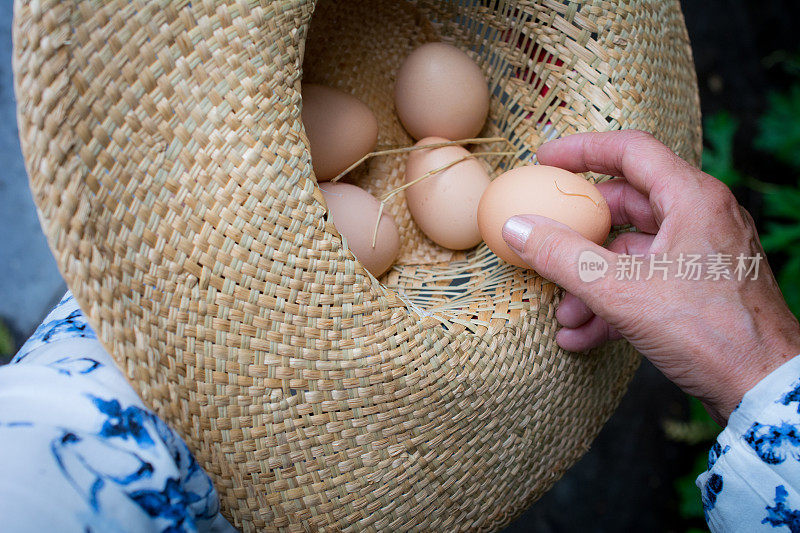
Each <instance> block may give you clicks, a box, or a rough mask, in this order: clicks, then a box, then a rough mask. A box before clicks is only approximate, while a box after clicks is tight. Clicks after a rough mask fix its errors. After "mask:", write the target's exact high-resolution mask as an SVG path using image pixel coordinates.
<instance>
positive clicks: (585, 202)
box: [478, 165, 611, 268]
mask: <svg viewBox="0 0 800 533" xmlns="http://www.w3.org/2000/svg"><path fill="white" fill-rule="evenodd" d="M514 215H542V216H545V217H548V218H552V219H553V220H557V221H558V222H561V223H563V224H566V225H567V226H569V227H570V228H572V229H574V230H575V231H577V232H578V233H580V234H581V235H583V236H584V237H586V238H587V239H589V240H590V241H593V242H596V243H597V244H602V243H603V242H604V241H605V240H606V238H607V237H608V232H609V230H610V228H611V211H610V210H609V208H608V204H607V203H606V201H605V198H603V195H602V194H600V191H599V190H598V189H597V187H595V186H594V184H593V183H591V182H589V181H586V180H585V179H583V178H582V177H581V176H579V175H577V174H573V173H572V172H569V171H567V170H564V169H561V168H556V167H548V166H544V165H529V166H525V167H519V168H515V169H514V170H509V171H508V172H505V173H504V174H501V175H500V176H498V177H497V178H495V180H494V181H493V182H492V183H491V185H489V187H488V188H487V189H486V192H485V193H483V196H482V197H481V201H480V204H479V205H478V226H479V227H480V230H481V235H482V236H483V240H484V241H486V245H487V246H489V248H491V250H492V251H493V252H494V253H495V254H497V255H498V256H499V257H500V258H501V259H503V260H505V261H506V262H508V263H511V264H512V265H516V266H519V267H523V268H530V267H528V265H526V264H525V262H524V261H522V259H520V258H519V256H518V255H517V254H516V253H514V251H513V250H511V248H509V247H508V245H507V244H506V242H505V241H504V240H503V225H504V224H505V223H506V220H508V219H509V218H511V217H512V216H514Z"/></svg>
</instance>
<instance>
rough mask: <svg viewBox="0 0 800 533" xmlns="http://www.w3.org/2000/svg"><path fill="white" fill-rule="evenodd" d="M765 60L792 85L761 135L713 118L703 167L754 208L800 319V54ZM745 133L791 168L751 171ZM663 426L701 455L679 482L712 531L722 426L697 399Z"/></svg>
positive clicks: (688, 520) (756, 149)
mask: <svg viewBox="0 0 800 533" xmlns="http://www.w3.org/2000/svg"><path fill="white" fill-rule="evenodd" d="M763 63H764V66H765V68H767V69H775V68H777V69H780V70H781V74H782V75H785V76H787V77H788V78H789V79H790V82H789V86H788V88H786V89H784V90H774V89H773V90H770V91H769V92H768V94H767V97H766V102H765V107H764V110H763V112H762V113H761V114H760V116H759V117H758V119H757V122H756V131H755V134H754V135H747V133H746V132H743V131H742V130H741V123H740V121H739V120H738V119H737V118H736V117H735V116H734V115H733V114H732V113H731V112H730V111H728V110H720V111H716V112H715V113H713V114H711V115H708V116H706V118H705V120H704V121H703V127H704V137H705V150H704V152H703V170H704V171H705V172H708V173H709V174H711V175H712V176H715V177H716V178H718V179H720V180H721V181H723V182H724V183H725V184H726V185H728V187H730V188H731V190H732V191H733V192H734V194H735V195H736V196H737V198H738V199H739V201H740V202H741V203H743V204H745V205H746V206H748V207H749V210H750V212H751V214H752V215H753V217H754V219H755V220H756V221H757V225H758V227H759V234H760V238H761V244H762V246H763V247H764V251H765V252H766V254H767V258H768V260H769V263H770V266H771V267H772V269H773V272H774V273H775V276H776V277H777V279H778V284H779V285H780V288H781V291H782V292H783V295H784V297H785V298H786V301H787V303H788V304H789V307H790V308H791V310H792V312H793V313H794V314H795V316H797V317H798V318H800V51H799V52H795V53H791V54H790V53H787V52H785V51H778V52H776V53H773V54H771V55H770V56H768V57H766V58H765V59H764V61H763ZM737 136H745V137H746V138H747V139H748V140H749V142H750V143H751V145H752V151H753V153H754V154H756V157H762V158H763V159H764V161H768V162H770V163H771V164H772V163H777V164H778V165H781V166H783V168H780V169H779V170H778V171H777V172H776V171H772V172H761V173H758V174H755V173H752V174H751V172H748V171H746V170H743V169H742V168H741V166H740V165H739V164H737V161H738V160H739V157H738V155H739V154H738V153H737V148H736V146H735V141H736V139H737ZM756 168H757V169H758V167H756ZM663 428H664V433H665V434H666V436H667V437H668V438H669V439H671V440H674V441H676V442H680V443H683V444H685V445H686V447H687V450H688V451H689V452H691V453H694V455H695V461H694V464H693V466H692V468H691V469H690V470H689V471H687V472H686V473H685V474H683V475H681V476H680V477H678V478H676V480H675V482H674V486H675V491H676V495H677V498H678V512H679V514H680V516H681V517H682V518H683V520H684V526H685V531H687V532H689V533H694V532H696V531H705V530H706V528H705V519H704V516H703V505H702V502H701V500H700V498H699V493H698V489H697V487H696V486H695V479H696V478H697V476H698V475H699V474H701V473H702V472H704V471H705V470H706V468H707V454H708V449H709V447H710V445H711V444H713V442H714V440H715V439H716V437H717V435H718V434H719V432H720V431H721V430H722V428H720V427H719V426H718V425H717V424H716V423H715V422H714V421H713V420H711V417H710V416H709V415H708V413H706V410H705V409H704V408H703V406H702V404H701V403H700V402H699V401H698V400H696V399H695V398H691V397H690V398H689V411H688V418H687V419H685V420H675V419H667V420H665V421H664V422H663Z"/></svg>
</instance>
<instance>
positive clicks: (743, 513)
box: [697, 356, 800, 533]
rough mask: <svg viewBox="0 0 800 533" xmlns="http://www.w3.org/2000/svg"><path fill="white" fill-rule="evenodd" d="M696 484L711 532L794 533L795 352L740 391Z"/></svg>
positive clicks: (797, 462)
mask: <svg viewBox="0 0 800 533" xmlns="http://www.w3.org/2000/svg"><path fill="white" fill-rule="evenodd" d="M697 486H698V487H699V488H700V491H701V494H702V498H703V509H704V510H705V515H706V521H707V522H708V526H709V528H710V529H711V531H748V532H749V531H762V530H763V531H790V532H798V533H800V356H798V357H795V358H793V359H791V360H789V361H788V362H786V363H785V364H784V365H783V366H781V367H780V368H778V369H776V370H775V371H774V372H772V373H771V374H770V375H768V376H767V377H766V378H764V379H763V380H762V381H761V382H759V383H758V385H756V386H755V387H754V388H753V389H751V390H750V391H748V392H747V394H745V395H744V398H742V401H741V403H739V405H738V406H737V408H736V409H735V410H734V411H733V413H731V416H730V418H729V419H728V425H727V427H726V428H725V430H724V431H723V432H722V433H720V435H719V437H718V438H717V442H716V443H715V444H714V446H713V447H712V448H711V451H710V452H709V455H708V471H707V472H704V473H703V474H701V475H700V476H699V477H698V478H697Z"/></svg>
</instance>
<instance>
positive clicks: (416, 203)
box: [405, 137, 490, 250]
mask: <svg viewBox="0 0 800 533" xmlns="http://www.w3.org/2000/svg"><path fill="white" fill-rule="evenodd" d="M443 142H448V140H447V139H444V138H441V137H427V138H425V139H422V140H421V141H419V142H418V143H417V144H416V146H427V145H429V144H436V143H443ZM468 155H469V151H468V150H466V149H465V148H463V147H461V146H444V147H441V148H430V149H427V150H416V151H413V152H411V153H410V154H409V156H408V160H407V161H406V176H405V181H406V183H410V182H412V181H414V180H415V179H417V178H420V177H422V176H424V175H425V174H426V173H428V172H431V171H433V170H436V169H437V168H441V167H443V166H445V165H447V164H448V163H451V162H453V161H458V160H459V159H462V158H463V157H466V156H468ZM489 183H490V180H489V174H488V173H487V172H486V170H485V169H484V168H483V164H482V163H481V162H480V161H478V160H477V159H474V158H470V159H467V160H465V161H462V162H460V163H458V164H456V165H453V166H452V167H450V168H448V169H446V170H443V171H440V172H437V173H436V174H433V175H432V176H429V177H427V178H425V179H423V180H421V181H419V182H418V183H415V184H414V185H412V186H411V187H409V188H408V189H406V191H405V193H406V204H407V205H408V210H409V211H410V212H411V216H412V217H413V218H414V222H416V223H417V225H418V226H419V228H420V229H421V230H422V232H423V233H424V234H425V235H427V236H428V238H429V239H430V240H432V241H433V242H435V243H436V244H438V245H439V246H444V247H445V248H450V249H451V250H466V249H467V248H472V247H473V246H476V245H477V244H478V243H480V242H481V233H480V230H479V229H478V202H479V201H480V199H481V195H482V194H483V192H484V191H485V190H486V188H487V187H488V186H489Z"/></svg>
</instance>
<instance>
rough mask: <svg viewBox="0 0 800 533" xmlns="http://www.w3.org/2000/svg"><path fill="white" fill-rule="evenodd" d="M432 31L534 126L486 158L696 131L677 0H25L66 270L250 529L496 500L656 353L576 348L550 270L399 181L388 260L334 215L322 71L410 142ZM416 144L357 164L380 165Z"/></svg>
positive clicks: (493, 507)
mask: <svg viewBox="0 0 800 533" xmlns="http://www.w3.org/2000/svg"><path fill="white" fill-rule="evenodd" d="M434 40H443V41H446V42H449V43H452V44H454V45H456V46H458V47H460V48H461V49H463V50H465V51H467V52H468V53H469V54H470V55H471V56H472V57H473V58H474V59H475V60H476V61H477V62H478V63H479V64H480V65H481V67H482V68H483V69H484V71H485V73H486V76H487V79H488V80H490V86H491V91H492V95H493V96H492V103H491V115H490V120H489V122H488V123H487V126H486V128H485V130H484V132H483V134H484V135H486V136H494V135H501V136H505V137H506V138H508V139H509V140H510V141H511V142H512V143H513V144H514V147H515V148H514V149H515V150H517V151H518V154H517V157H515V158H506V159H503V160H500V159H497V158H495V159H494V160H487V164H488V165H489V166H490V167H491V170H492V172H493V174H495V175H496V173H497V172H498V171H500V170H502V169H503V168H509V167H510V166H514V165H519V164H523V163H524V162H526V161H529V160H530V158H531V156H532V155H533V153H534V152H535V148H536V147H537V146H538V145H539V144H541V143H542V142H543V141H544V140H546V139H547V138H549V137H555V136H558V135H564V134H568V133H572V132H577V131H587V130H613V129H619V128H640V129H645V130H649V131H651V132H653V133H654V134H655V135H656V136H657V137H659V138H661V139H662V140H663V141H664V142H666V143H667V144H668V145H670V146H671V147H672V148H673V149H675V150H676V151H677V152H678V153H679V154H680V155H681V156H683V157H685V158H687V159H689V160H690V161H693V162H695V163H697V161H698V159H699V154H700V149H701V145H700V142H701V136H700V125H699V124H700V121H699V107H698V100H697V88H696V79H695V75H694V69H693V64H692V59H691V51H690V48H689V42H688V38H687V35H686V30H685V27H684V23H683V18H682V15H681V12H680V9H679V6H678V2H677V0H675V1H673V0H669V1H668V0H626V1H622V0H619V1H617V0H563V1H556V0H540V1H520V2H506V1H503V0H486V1H464V0H462V1H443V0H418V1H416V2H411V1H406V0H385V1H355V2H333V1H323V0H320V1H319V3H318V4H317V3H316V2H315V1H314V0H284V1H273V2H268V1H260V2H258V1H254V0H192V1H191V2H188V1H186V0H105V1H100V0H94V1H90V0H64V1H58V0H38V1H29V2H26V1H21V0H17V2H16V6H15V26H14V46H15V55H14V70H15V87H16V95H17V101H18V118H19V127H20V136H21V141H22V148H23V152H24V156H25V160H26V165H27V170H28V173H29V175H30V181H31V188H32V190H33V193H34V197H35V200H36V204H37V206H38V209H39V214H40V218H41V221H42V225H43V228H44V231H45V233H46V235H47V238H48V240H49V243H50V246H51V247H52V249H53V252H54V254H55V257H56V259H57V261H58V264H59V267H60V269H61V272H62V273H63V275H64V277H65V278H66V280H67V283H68V285H69V287H70V288H71V289H72V291H73V292H74V294H75V296H76V298H77V299H78V301H79V302H80V304H81V307H82V309H83V310H84V311H85V312H86V314H87V315H88V317H89V320H90V323H91V324H92V326H93V327H94V328H95V330H96V331H97V332H98V334H99V336H100V338H101V340H102V342H103V344H104V345H105V347H106V348H107V349H108V350H109V351H110V352H111V353H112V354H113V355H114V357H115V358H116V360H117V362H118V363H119V365H120V367H121V368H122V369H123V370H124V372H125V373H126V374H127V376H128V378H129V379H130V380H131V382H132V383H133V384H134V386H135V387H136V388H137V390H138V391H139V392H140V394H141V396H142V398H143V399H144V401H145V402H146V403H147V404H148V405H150V406H151V407H152V408H153V409H154V410H155V411H156V412H157V413H158V414H159V415H160V416H161V417H163V418H164V419H165V420H166V421H167V422H168V423H169V424H170V425H171V426H172V427H174V428H175V429H176V430H178V431H179V432H180V433H181V434H182V435H183V436H184V438H185V439H186V441H187V443H188V444H189V446H190V448H191V449H192V451H193V452H194V453H195V454H196V456H197V459H198V460H199V461H200V463H201V465H202V466H203V467H204V468H205V469H206V470H207V471H208V472H209V473H210V474H211V476H212V477H213V479H214V482H215V484H216V486H217V488H218V490H219V492H220V495H221V499H222V505H223V511H224V513H225V515H226V516H227V517H229V519H231V520H232V521H233V523H235V525H236V526H237V527H239V528H241V529H243V530H245V531H255V530H276V529H277V530H286V531H300V530H306V529H312V530H314V529H327V530H348V531H356V530H385V531H400V530H417V531H425V530H437V531H438V530H493V529H497V528H499V527H501V526H503V525H504V524H507V523H508V522H509V521H510V520H511V519H512V518H513V517H515V516H516V515H518V514H519V513H520V512H522V511H523V510H524V509H525V508H526V507H527V506H529V505H530V504H531V502H533V501H534V500H536V499H537V498H538V497H539V496H541V495H542V494H543V493H544V492H545V491H546V490H547V489H548V488H549V487H550V486H552V484H553V483H554V482H555V481H556V480H557V479H558V478H559V477H560V476H561V475H562V473H563V472H564V471H565V469H567V468H568V467H569V466H570V465H572V464H573V463H574V462H575V461H576V460H577V459H578V458H579V457H580V456H581V455H582V454H583V453H584V452H585V451H586V450H587V449H588V447H589V444H590V442H591V441H592V439H593V438H594V437H595V436H596V434H597V432H598V431H599V430H600V428H601V426H602V424H603V423H604V422H605V420H606V419H607V418H608V417H609V416H610V414H611V412H612V411H613V409H614V408H615V406H616V405H617V403H618V401H619V400H620V398H621V396H622V394H623V393H624V390H625V388H626V386H627V384H628V382H629V380H630V378H631V376H632V374H633V372H634V370H635V368H636V367H637V365H638V356H637V355H636V354H635V353H634V352H633V350H632V349H631V348H630V346H629V345H627V344H625V343H622V342H616V343H611V344H608V345H606V346H604V347H602V348H599V349H596V350H594V351H593V352H592V353H590V354H588V355H587V354H573V353H567V352H564V351H563V350H560V349H559V348H558V347H557V345H556V344H555V341H554V333H555V330H556V323H555V321H554V318H553V315H554V309H555V305H556V304H557V302H558V301H559V298H560V291H559V289H558V288H557V287H555V286H554V285H552V284H550V283H548V282H546V281H544V280H543V279H541V278H540V277H537V276H536V275H535V274H533V273H532V272H529V271H523V270H522V269H517V268H514V267H511V266H508V265H506V264H503V263H501V262H499V261H498V260H497V258H496V257H495V256H494V255H493V254H492V253H491V252H490V251H489V250H488V249H487V248H486V247H485V246H484V245H481V246H479V247H478V248H476V249H475V250H472V251H468V252H460V253H458V254H453V253H451V252H448V251H445V250H443V249H441V248H438V247H437V246H436V245H434V244H433V243H431V242H430V241H428V240H427V239H426V238H425V237H424V236H423V235H422V234H420V233H419V231H418V230H417V229H416V228H415V227H414V225H413V223H412V221H411V219H410V217H409V215H408V212H407V210H406V208H405V206H404V205H403V203H402V195H398V196H397V200H396V201H393V202H392V203H391V204H390V205H389V206H388V207H387V209H388V210H389V212H391V213H392V214H393V215H394V216H395V219H396V220H397V221H398V223H399V225H400V228H401V234H402V239H403V251H402V257H401V261H400V264H398V265H397V266H395V267H394V268H393V269H392V270H391V271H390V272H389V273H388V274H386V275H385V276H384V277H383V278H382V279H381V280H380V281H378V280H376V279H375V278H373V277H372V276H370V275H369V274H368V273H367V272H366V271H365V270H364V269H363V268H362V267H361V266H360V264H359V263H358V262H357V261H356V260H355V259H354V257H353V255H352V253H351V252H350V251H349V250H348V249H347V246H346V243H345V242H343V240H342V238H341V237H340V236H339V234H338V233H337V231H336V228H335V227H333V225H332V224H331V223H330V222H328V221H327V218H326V207H325V204H324V200H323V198H322V195H321V194H320V191H319V189H318V188H317V187H316V180H315V177H314V175H313V173H312V169H311V165H310V164H309V153H308V150H307V138H306V135H305V133H304V131H303V127H302V123H301V121H300V112H301V98H300V91H299V90H300V81H301V77H303V76H305V78H304V79H306V80H308V81H315V82H320V83H326V84H329V85H333V86H336V87H339V88H342V89H344V90H346V91H348V92H350V93H352V94H354V95H356V96H357V97H359V98H361V99H362V100H363V101H364V102H366V103H367V104H368V105H369V106H370V107H371V108H372V109H373V111H374V112H375V113H376V115H377V116H378V118H379V122H380V125H381V129H380V139H379V147H381V148H385V147H390V146H402V145H408V144H410V142H411V140H410V139H409V138H408V136H407V135H406V134H405V133H404V132H403V130H402V128H401V127H400V125H399V123H398V121H397V118H396V117H395V114H394V111H393V105H392V83H393V76H394V74H395V71H396V69H397V67H398V66H399V64H400V62H401V61H402V59H403V58H404V57H405V55H407V54H408V53H409V51H410V50H412V49H413V48H414V47H416V46H418V45H419V44H421V43H424V42H427V41H434ZM304 61H305V65H304ZM495 148H496V149H498V150H500V149H507V148H506V147H502V146H499V145H496V146H495ZM482 149H489V147H482ZM402 170H403V157H388V158H383V159H375V160H373V161H371V162H370V163H369V164H368V165H366V166H365V167H364V168H362V169H360V170H359V171H357V172H356V173H355V174H354V176H353V177H352V178H351V179H353V180H355V182H357V183H360V184H362V185H364V186H366V187H367V188H369V189H370V190H371V191H373V192H381V191H386V190H389V189H391V188H392V187H394V186H396V185H397V184H399V183H400V179H401V176H402ZM588 178H589V179H600V178H601V177H598V176H588Z"/></svg>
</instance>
